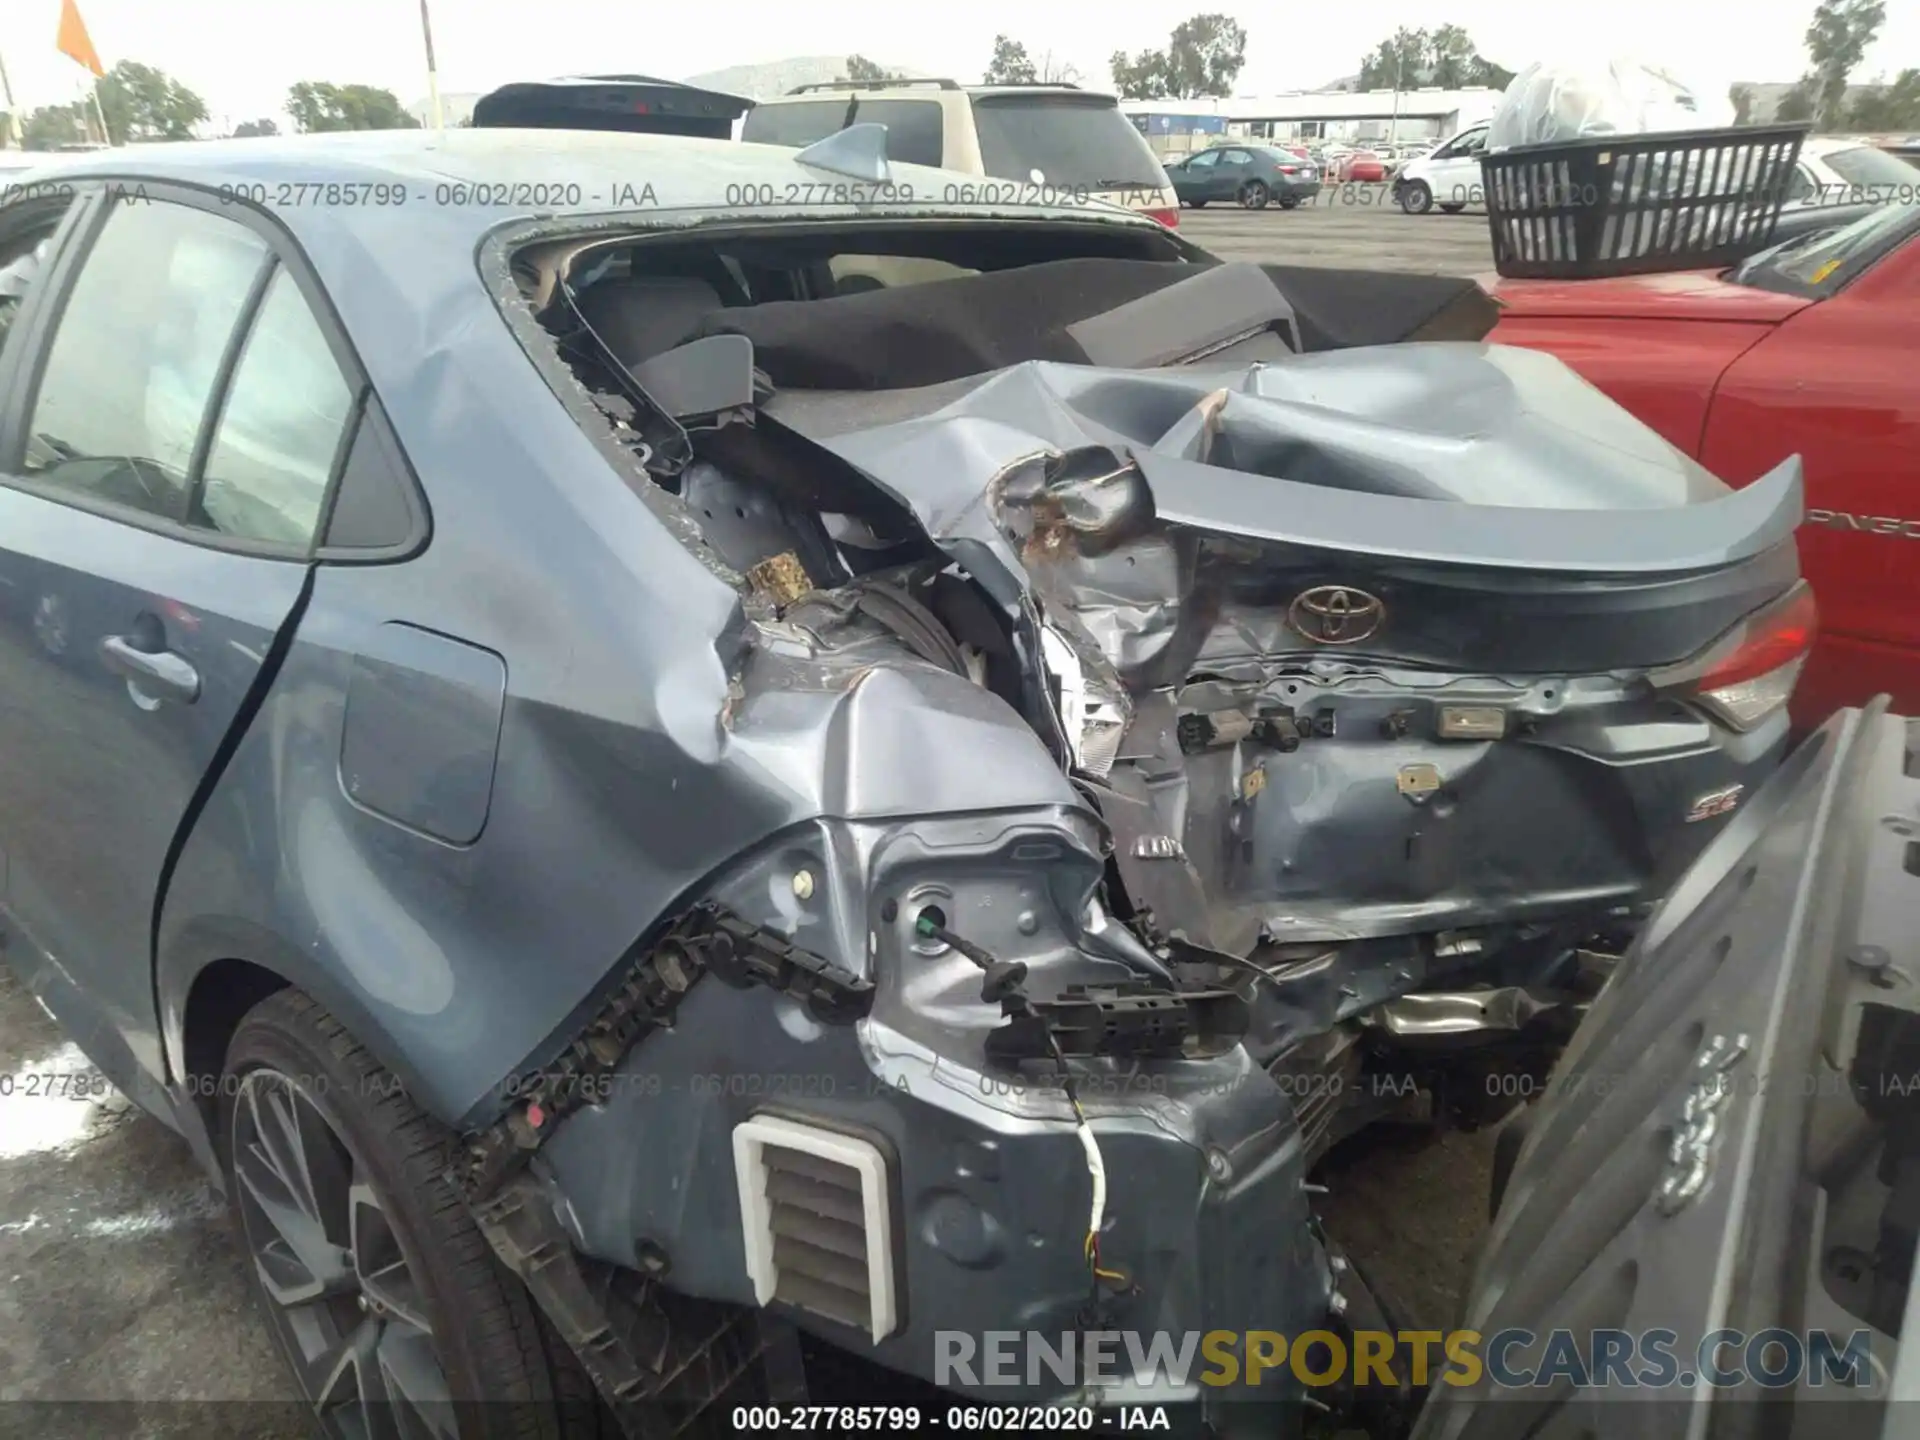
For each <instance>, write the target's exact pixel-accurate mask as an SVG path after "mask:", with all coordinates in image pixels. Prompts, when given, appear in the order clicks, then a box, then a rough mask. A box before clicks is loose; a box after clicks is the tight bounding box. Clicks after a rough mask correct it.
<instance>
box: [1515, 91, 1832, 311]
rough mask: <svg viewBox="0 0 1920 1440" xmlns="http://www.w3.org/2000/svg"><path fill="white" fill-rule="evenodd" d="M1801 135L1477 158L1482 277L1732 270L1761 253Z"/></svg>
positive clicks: (1760, 133) (1624, 139)
mask: <svg viewBox="0 0 1920 1440" xmlns="http://www.w3.org/2000/svg"><path fill="white" fill-rule="evenodd" d="M1807 129H1808V127H1807V126H1805V125H1741V126H1736V127H1734V128H1732V129H1715V130H1681V131H1668V132H1666V133H1664V134H1649V135H1638V134H1636V135H1596V136H1590V137H1586V138H1582V139H1579V140H1563V141H1555V142H1553V143H1551V144H1545V145H1517V146H1514V147H1513V148H1512V149H1510V150H1501V151H1497V152H1493V153H1490V154H1486V155H1483V156H1481V157H1480V170H1481V174H1482V176H1483V178H1484V180H1485V190H1486V197H1487V224H1488V228H1489V229H1490V230H1491V231H1492V233H1493V264H1494V269H1495V270H1497V271H1498V272H1499V273H1500V274H1501V275H1503V276H1507V277H1509V278H1512V279H1536V280H1540V279H1547V280H1590V279H1595V278H1598V277H1600V276H1604V275H1643V274H1647V273H1649V272H1652V271H1658V270H1681V269H1711V268H1713V267H1715V266H1721V265H1732V264H1734V263H1736V262H1737V261H1739V260H1742V259H1744V258H1746V257H1747V256H1748V255H1751V254H1753V253H1754V252H1756V251H1758V250H1764V249H1765V248H1766V247H1767V246H1768V245H1770V244H1772V243H1773V231H1774V226H1775V225H1776V224H1777V223H1778V222H1779V219H1780V210H1781V207H1782V206H1783V205H1784V204H1785V203H1786V198H1787V189H1788V186H1789V184H1790V183H1791V181H1792V178H1793V167H1794V166H1795V165H1796V164H1797V163H1798V162H1799V159H1800V142H1801V141H1802V140H1804V139H1805V138H1806V135H1807Z"/></svg>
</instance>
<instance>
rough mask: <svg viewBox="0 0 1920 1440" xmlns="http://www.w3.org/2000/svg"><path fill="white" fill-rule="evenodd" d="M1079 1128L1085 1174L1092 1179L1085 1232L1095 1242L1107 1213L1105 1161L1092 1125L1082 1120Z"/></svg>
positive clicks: (1097, 1239)
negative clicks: (1084, 1160) (1085, 1161)
mask: <svg viewBox="0 0 1920 1440" xmlns="http://www.w3.org/2000/svg"><path fill="white" fill-rule="evenodd" d="M1079 1130H1080V1148H1081V1149H1082V1150H1085V1151H1086V1152H1087V1174H1088V1175H1089V1176H1090V1177H1092V1180H1093V1212H1092V1215H1091V1216H1090V1218H1089V1219H1088V1220H1087V1234H1089V1235H1091V1236H1092V1237H1093V1238H1094V1240H1095V1242H1096V1243H1097V1242H1098V1241H1099V1238H1100V1226H1101V1223H1102V1222H1103V1221H1104V1220H1105V1219H1106V1214H1107V1162H1106V1161H1105V1160H1103V1159H1101V1157H1100V1142H1099V1141H1098V1140H1096V1139H1094V1138H1093V1127H1092V1126H1091V1125H1089V1124H1087V1122H1086V1121H1085V1120H1082V1121H1080V1122H1079Z"/></svg>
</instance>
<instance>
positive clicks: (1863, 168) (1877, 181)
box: [1821, 145, 1920, 200]
mask: <svg viewBox="0 0 1920 1440" xmlns="http://www.w3.org/2000/svg"><path fill="white" fill-rule="evenodd" d="M1821 163H1822V164H1823V165H1825V166H1826V167H1827V168H1828V169H1829V170H1831V171H1833V173H1834V174H1836V175H1838V176H1839V177H1840V178H1841V179H1842V180H1844V181H1846V182H1847V183H1848V184H1849V185H1895V186H1899V187H1900V188H1902V189H1904V190H1905V191H1906V192H1907V193H1906V194H1904V195H1896V196H1894V197H1893V198H1894V199H1896V200H1912V199H1920V168H1917V167H1915V166H1912V165H1909V164H1908V163H1907V162H1906V161H1904V160H1902V159H1900V158H1899V157H1898V156H1897V155H1889V154H1888V153H1887V152H1886V151H1884V150H1879V149H1876V148H1875V147H1874V146H1872V145H1856V146H1854V147H1853V148H1852V149H1851V150H1836V151H1834V152H1833V153H1832V154H1831V155H1828V156H1825V157H1824V158H1823V159H1822V160H1821Z"/></svg>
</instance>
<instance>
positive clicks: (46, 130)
mask: <svg viewBox="0 0 1920 1440" xmlns="http://www.w3.org/2000/svg"><path fill="white" fill-rule="evenodd" d="M95 101H98V105H99V108H98V111H97V116H98V118H97V119H96V110H95ZM284 114H285V119H286V122H287V124H288V125H290V126H291V128H292V129H293V131H295V132H296V133H299V134H311V133H314V132H317V131H322V130H417V129H419V128H420V122H419V121H418V120H416V119H415V118H414V117H413V116H412V115H411V114H409V113H408V112H407V110H406V107H404V106H403V105H401V103H400V101H399V100H398V99H397V98H396V97H395V96H394V94H393V92H392V91H391V90H382V89H379V88H377V87H376V86H372V85H332V84H328V83H327V82H325V81H318V80H303V81H301V82H300V83H299V84H298V85H295V86H293V87H292V88H291V89H289V90H288V91H287V103H286V107H285V111H284ZM8 118H9V117H7V116H5V115H4V113H3V112H0V123H4V122H5V121H6V120H7V119H8ZM208 118H209V116H208V112H207V103H206V101H205V100H203V99H201V98H200V96H198V95H196V94H195V93H194V92H193V91H192V90H190V89H189V88H188V87H187V86H185V85H182V84H181V83H180V82H179V81H178V80H175V79H174V78H173V77H172V76H170V75H168V74H167V73H166V72H165V71H163V70H157V69H155V68H154V67H153V66H151V65H142V64H141V63H140V62H139V61H137V60H122V61H121V62H120V63H119V64H117V65H115V66H114V67H113V68H112V69H111V70H109V71H108V72H107V73H106V74H105V75H103V76H101V77H100V78H99V79H98V80H96V81H95V82H94V86H93V93H92V95H91V96H90V97H89V98H87V99H84V100H76V101H74V102H73V103H71V104H67V105H42V106H40V107H38V108H37V109H34V110H30V111H28V112H27V113H26V114H25V115H23V116H22V117H21V126H20V128H21V143H22V144H23V145H24V146H25V147H26V148H27V149H29V150H57V149H59V148H60V147H62V146H65V145H83V144H86V143H88V142H89V141H92V140H96V139H98V138H99V137H98V134H97V130H98V125H99V123H100V122H101V121H104V122H105V124H106V127H107V135H106V138H107V141H108V143H109V144H113V145H126V144H130V143H139V142H142V141H149V140H191V139H193V138H194V129H195V127H196V126H200V125H204V124H206V123H207V120H208ZM280 131H281V122H280V121H279V120H276V119H275V118H273V117H272V116H262V117H260V118H259V119H255V120H248V121H245V122H244V123H242V124H240V125H236V126H235V127H234V129H233V133H234V135H236V136H247V135H278V134H279V133H280Z"/></svg>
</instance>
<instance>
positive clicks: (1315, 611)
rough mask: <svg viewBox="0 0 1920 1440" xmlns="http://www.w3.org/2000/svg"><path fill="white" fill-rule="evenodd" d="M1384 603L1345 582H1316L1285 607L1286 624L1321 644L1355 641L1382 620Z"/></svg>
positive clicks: (1354, 642)
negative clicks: (1333, 583)
mask: <svg viewBox="0 0 1920 1440" xmlns="http://www.w3.org/2000/svg"><path fill="white" fill-rule="evenodd" d="M1386 618H1387V607H1386V606H1385V605H1383V604H1382V603H1381V602H1380V598H1379V597H1378V596H1376V595H1369V594H1368V593H1367V592H1366V591H1364V590H1355V589H1353V588H1352V587H1351V586H1347V585H1316V586H1314V587H1313V589H1311V590H1303V591H1301V592H1300V593H1299V594H1298V595H1296V596H1295V597H1294V600H1293V604H1291V605H1289V606H1288V607H1287V624H1289V625H1291V626H1292V627H1293V628H1294V629H1295V630H1296V631H1298V632H1299V633H1300V634H1301V635H1303V636H1305V637H1306V638H1307V639H1309V640H1312V641H1315V642H1317V643H1318V644H1321V645H1357V644H1358V643H1359V642H1360V641H1362V640H1366V639H1369V638H1371V637H1372V636H1373V635H1374V634H1375V633H1376V632H1377V631H1378V630H1379V629H1380V626H1381V625H1382V624H1383V623H1385V621H1386Z"/></svg>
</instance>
